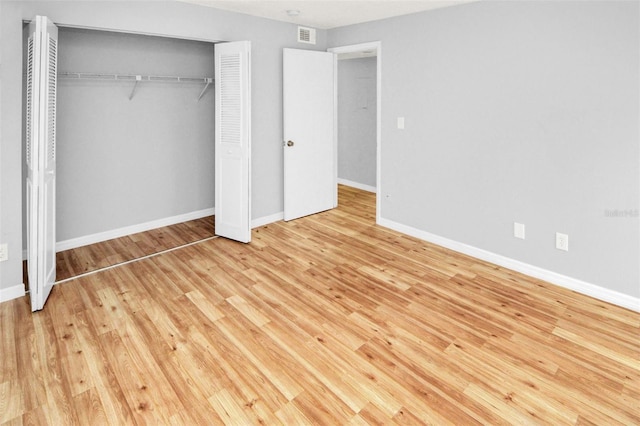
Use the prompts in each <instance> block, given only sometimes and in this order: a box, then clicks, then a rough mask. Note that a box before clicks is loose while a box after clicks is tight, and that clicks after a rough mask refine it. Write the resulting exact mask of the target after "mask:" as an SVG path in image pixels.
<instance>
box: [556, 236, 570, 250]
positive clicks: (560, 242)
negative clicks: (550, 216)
mask: <svg viewBox="0 0 640 426" xmlns="http://www.w3.org/2000/svg"><path fill="white" fill-rule="evenodd" d="M556 248H557V249H558V250H564V251H569V236H568V235H567V234H562V233H560V232H556Z"/></svg>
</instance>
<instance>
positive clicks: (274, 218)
mask: <svg viewBox="0 0 640 426" xmlns="http://www.w3.org/2000/svg"><path fill="white" fill-rule="evenodd" d="M281 220H284V212H278V213H274V214H272V215H269V216H263V217H259V218H257V219H253V220H252V221H251V229H253V228H258V227H260V226H264V225H268V224H270V223H273V222H279V221H281Z"/></svg>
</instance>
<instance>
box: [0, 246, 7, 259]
mask: <svg viewBox="0 0 640 426" xmlns="http://www.w3.org/2000/svg"><path fill="white" fill-rule="evenodd" d="M5 260H9V246H8V245H7V244H0V262H4V261H5Z"/></svg>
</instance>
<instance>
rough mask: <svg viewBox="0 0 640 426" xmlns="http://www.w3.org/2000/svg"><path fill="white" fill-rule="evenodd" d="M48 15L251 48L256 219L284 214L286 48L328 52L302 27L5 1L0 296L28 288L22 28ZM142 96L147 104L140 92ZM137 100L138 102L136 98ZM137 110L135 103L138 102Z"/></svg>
mask: <svg viewBox="0 0 640 426" xmlns="http://www.w3.org/2000/svg"><path fill="white" fill-rule="evenodd" d="M37 14H39V15H46V16H48V17H49V18H50V19H52V20H53V21H54V22H56V23H57V24H60V25H66V26H75V27H85V28H100V29H110V30H116V31H124V32H131V33H145V34H160V35H167V36H170V37H178V38H187V39H199V40H206V41H218V40H226V41H231V40H250V41H251V42H252V69H253V74H252V81H251V85H252V94H253V100H252V123H251V124H252V144H253V145H252V187H253V188H252V190H253V198H252V208H253V210H252V217H253V218H260V217H264V216H269V215H273V214H276V213H278V212H281V211H282V204H283V194H282V185H283V180H282V179H283V178H282V48H284V47H292V48H310V47H312V48H315V49H319V50H324V49H325V48H326V31H318V34H317V40H318V43H317V45H316V46H315V47H313V46H309V45H306V44H305V45H301V44H299V43H297V42H296V31H297V26H296V25H293V24H286V23H282V22H276V21H272V20H267V19H260V18H254V17H251V16H248V15H242V14H236V13H230V12H224V11H220V10H215V9H211V8H205V7H201V6H196V5H190V4H185V3H180V2H165V1H160V2H158V1H152V2H144V1H136V2H113V1H104V2H103V1H91V2H77V1H60V2H48V1H41V2H38V1H33V2H22V1H16V2H13V1H3V2H2V15H1V21H0V56H1V58H2V68H1V69H0V84H1V85H2V89H1V90H2V99H1V101H0V108H1V109H0V117H1V121H0V207H1V210H0V242H3V243H7V244H8V245H9V258H10V259H9V261H7V262H2V263H0V290H3V289H8V288H13V287H15V286H18V285H20V284H21V283H22V265H21V259H22V196H21V194H22V189H21V188H22V166H21V165H22V146H21V141H22V124H21V122H22V109H23V106H22V73H23V70H22V50H23V49H22V43H21V40H22V21H23V20H29V19H32V18H33V17H34V16H35V15H37ZM140 94H141V95H142V96H145V95H144V94H143V92H142V91H140ZM134 100H135V98H134ZM132 102H133V101H132Z"/></svg>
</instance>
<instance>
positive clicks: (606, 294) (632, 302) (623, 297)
mask: <svg viewBox="0 0 640 426" xmlns="http://www.w3.org/2000/svg"><path fill="white" fill-rule="evenodd" d="M378 224H379V225H381V226H385V227H387V228H390V229H393V230H395V231H398V232H402V233H404V234H407V235H410V236H412V237H416V238H420V239H421V240H425V241H428V242H430V243H433V244H437V245H439V246H442V247H446V248H448V249H451V250H454V251H457V252H460V253H464V254H466V255H469V256H473V257H475V258H478V259H481V260H484V261H487V262H491V263H494V264H496V265H499V266H502V267H504V268H508V269H511V270H514V271H517V272H520V273H523V274H525V275H528V276H530V277H533V278H537V279H540V280H543V281H547V282H549V283H551V284H555V285H557V286H560V287H564V288H567V289H569V290H573V291H576V292H578V293H581V294H585V295H587V296H591V297H594V298H596V299H599V300H602V301H605V302H609V303H612V304H614V305H618V306H621V307H623V308H627V309H630V310H632V311H636V312H640V298H636V297H633V296H629V295H627V294H624V293H620V292H617V291H614V290H609V289H607V288H604V287H601V286H598V285H595V284H591V283H588V282H585V281H581V280H579V279H576V278H572V277H568V276H566V275H562V274H559V273H557V272H553V271H549V270H547V269H543V268H540V267H538V266H534V265H530V264H528V263H524V262H520V261H519V260H515V259H511V258H508V257H506V256H502V255H499V254H496V253H492V252H490V251H487V250H483V249H480V248H477V247H473V246H470V245H467V244H463V243H460V242H458V241H454V240H450V239H448V238H444V237H441V236H439V235H434V234H431V233H429V232H426V231H421V230H419V229H416V228H413V227H411V226H407V225H403V224H401V223H397V222H394V221H392V220H388V219H383V218H381V219H380V220H379V221H378Z"/></svg>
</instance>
